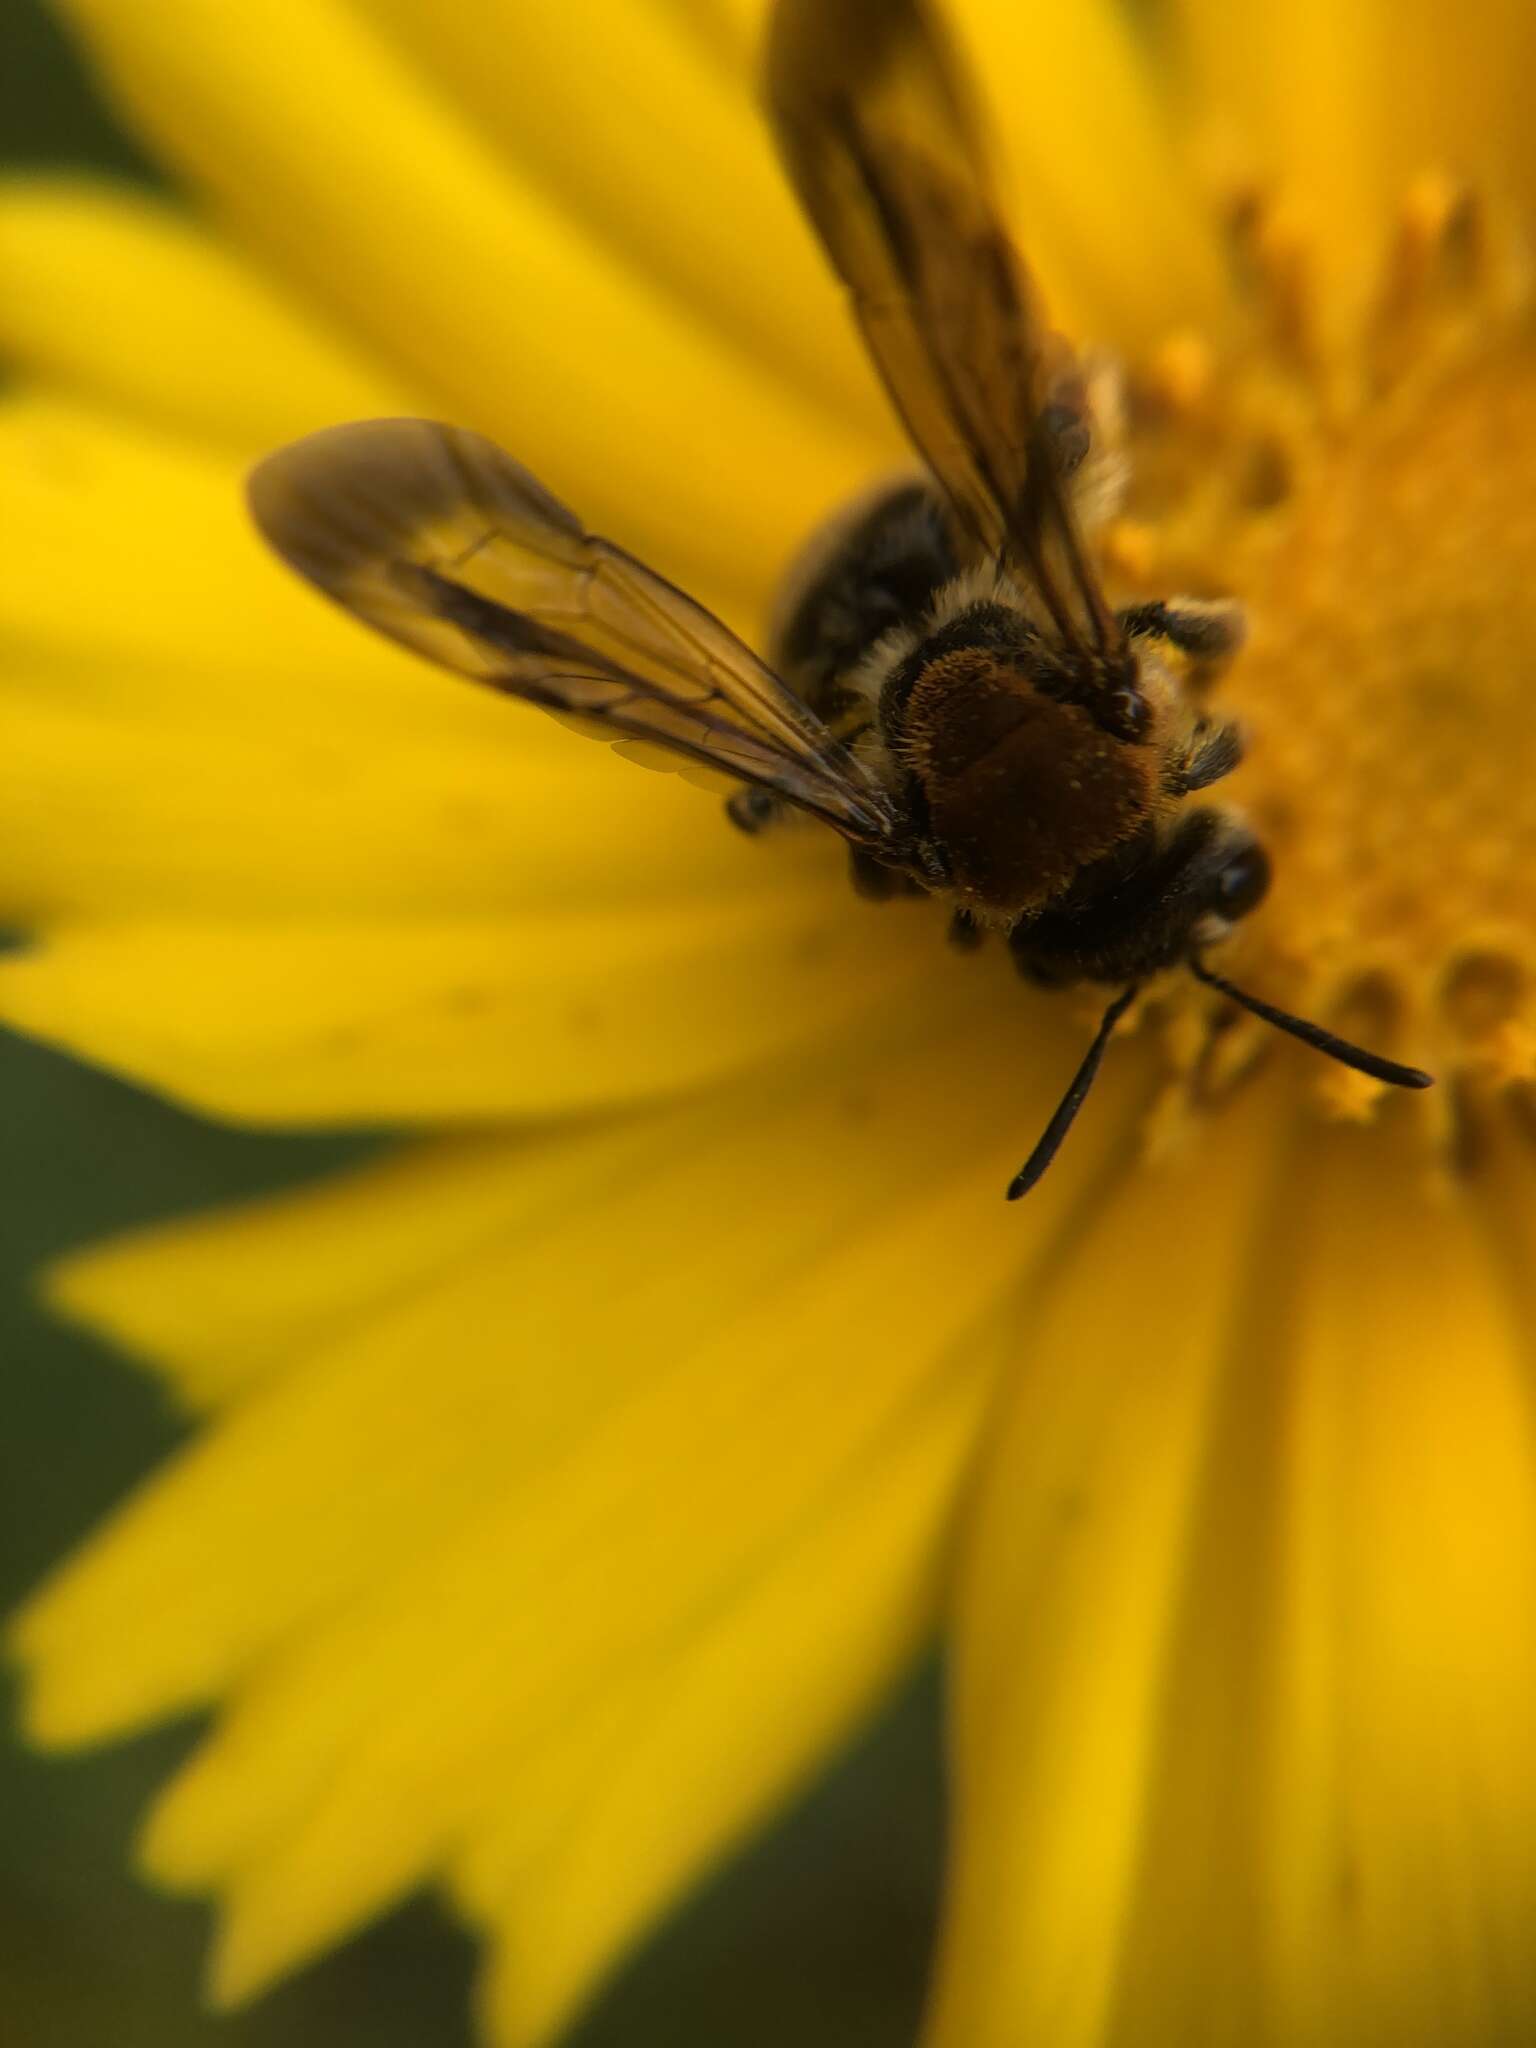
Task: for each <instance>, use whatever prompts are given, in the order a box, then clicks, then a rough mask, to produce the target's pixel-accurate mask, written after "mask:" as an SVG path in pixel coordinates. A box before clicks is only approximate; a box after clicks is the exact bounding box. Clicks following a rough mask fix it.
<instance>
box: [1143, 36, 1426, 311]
mask: <svg viewBox="0 0 1536 2048" xmlns="http://www.w3.org/2000/svg"><path fill="white" fill-rule="evenodd" d="M1177 12H1178V19H1179V23H1180V29H1181V33H1182V36H1183V39H1184V42H1183V56H1184V65H1183V68H1184V72H1185V76H1186V79H1187V84H1188V100H1187V112H1188V115H1189V118H1190V120H1191V123H1192V125H1193V124H1195V123H1198V124H1200V126H1201V127H1203V128H1204V129H1205V130H1206V131H1207V134H1208V135H1212V136H1213V139H1214V140H1215V141H1216V143H1217V144H1218V146H1219V147H1220V149H1221V150H1222V152H1223V153H1224V154H1229V155H1233V156H1235V159H1236V160H1235V161H1234V162H1233V163H1232V165H1231V168H1232V169H1233V170H1234V171H1236V172H1238V173H1239V174H1241V175H1250V174H1252V175H1257V176H1258V177H1259V178H1260V179H1263V180H1265V181H1273V182H1274V183H1275V184H1276V185H1277V186H1278V188H1279V189H1280V190H1281V191H1282V192H1283V193H1284V195H1285V198H1286V201H1287V204H1288V205H1291V206H1293V207H1295V208H1298V209H1299V210H1300V212H1301V214H1302V217H1303V218H1304V220H1305V224H1306V227H1307V230H1308V232H1309V234H1310V235H1311V236H1312V237H1313V238H1315V240H1316V242H1317V244H1318V246H1319V248H1320V249H1322V250H1324V251H1326V252H1327V253H1328V255H1329V256H1330V257H1331V258H1332V259H1333V268H1332V275H1331V276H1330V279H1329V284H1330V286H1331V287H1332V289H1331V290H1330V292H1329V293H1328V295H1327V297H1328V303H1329V304H1332V305H1339V304H1340V298H1339V295H1340V293H1343V294H1344V295H1345V302H1346V303H1347V302H1353V303H1354V304H1355V305H1357V306H1358V304H1359V302H1360V301H1361V299H1362V298H1363V296H1364V294H1365V293H1366V291H1367V290H1368V288H1369V285H1370V282H1371V280H1372V279H1373V278H1374V276H1375V266H1376V262H1377V260H1378V258H1379V255H1380V251H1381V243H1382V237H1383V235H1384V233H1385V232H1386V229H1387V227H1388V224H1389V221H1390V207H1389V201H1390V199H1391V197H1392V196H1394V195H1392V193H1391V192H1390V190H1389V185H1388V178H1389V170H1390V166H1389V162H1388V154H1387V151H1386V148H1385V147H1384V140H1385V137H1386V136H1387V134H1388V133H1390V132H1392V131H1393V129H1394V128H1395V126H1396V113H1397V109H1396V108H1395V107H1394V106H1393V105H1392V103H1391V98H1390V91H1389V89H1388V88H1386V87H1385V85H1384V70H1386V69H1387V68H1389V67H1390V55H1389V52H1390V49H1391V38H1392V35H1393V33H1394V29H1395V27H1396V23H1397V21H1398V18H1399V17H1398V13H1397V11H1396V10H1389V9H1388V8H1387V7H1386V6H1384V5H1379V4H1376V0H1362V4H1360V5H1357V6H1353V7H1335V6H1331V5H1330V4H1329V0H1269V4H1266V5H1265V6H1262V7H1223V6H1222V5H1221V4H1220V0H1179V5H1178V9H1177ZM1200 139H1201V138H1200V136H1199V134H1198V132H1197V135H1196V140H1197V141H1199V140H1200ZM1405 139H1406V138H1405Z"/></svg>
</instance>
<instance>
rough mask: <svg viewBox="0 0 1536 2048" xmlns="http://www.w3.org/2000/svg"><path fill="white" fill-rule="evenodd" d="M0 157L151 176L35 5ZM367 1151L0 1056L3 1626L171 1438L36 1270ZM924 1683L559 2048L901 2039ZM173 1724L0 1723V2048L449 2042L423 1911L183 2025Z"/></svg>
mask: <svg viewBox="0 0 1536 2048" xmlns="http://www.w3.org/2000/svg"><path fill="white" fill-rule="evenodd" d="M514 4H515V0H514ZM0 152H3V155H4V157H5V159H6V168H7V170H8V171H9V172H11V173H15V172H16V171H18V170H21V171H24V170H25V169H27V168H28V167H31V166H60V165H74V166H79V165H82V164H89V165H92V166H95V167H97V168H99V169H101V170H103V171H105V172H108V173H110V174H112V175H115V176H120V177H141V178H152V177H154V175H155V173H154V170H153V167H152V166H151V165H149V164H148V163H147V162H146V160H145V159H144V158H143V157H142V156H141V154H140V153H139V151H138V150H137V149H136V148H135V146H134V144H133V143H132V141H131V140H130V139H129V138H128V137H127V136H126V135H124V134H122V133H121V132H120V131H119V130H118V129H117V128H116V127H115V126H114V124H113V122H112V120H111V118H110V116H109V115H108V113H107V112H106V110H105V109H104V108H103V107H102V106H101V104H100V103H99V102H98V101H97V100H96V98H95V96H94V94H93V91H92V88H91V82H90V79H89V77H88V76H87V74H86V73H85V71H84V70H83V68H82V67H81V66H80V64H79V63H78V62H77V61H76V59H75V58H74V56H73V53H72V51H71V49H70V47H69V45H68V43H67V42H66V40H65V38H64V37H63V35H62V34H61V33H60V32H59V30H58V29H57V28H56V27H55V25H54V23H53V22H52V20H51V19H50V18H49V16H48V14H47V12H46V10H45V9H44V8H43V7H42V6H41V5H40V4H39V0H0ZM369 1142H373V1143H382V1142H384V1140H382V1139H378V1140H373V1141H366V1140H360V1139H358V1138H355V1137H349V1138H335V1139H324V1138H306V1139H302V1140H297V1139H291V1138H284V1139H279V1138H264V1137H253V1136H251V1135H249V1134H236V1133H233V1132H229V1131H224V1130H220V1129H218V1128H215V1127H213V1126H211V1125H208V1124H204V1123H201V1122H198V1121H197V1120H195V1119H193V1118H190V1117H187V1116H184V1115H181V1114H179V1113H177V1112H175V1111H173V1110H171V1109H168V1108H167V1107H165V1106H164V1105H163V1104H160V1103H158V1102H156V1101H154V1100H152V1099H150V1098H148V1097H146V1096H143V1095H141V1094H138V1093H136V1092H135V1091H134V1090H132V1089H129V1088H126V1087H123V1086H122V1085H120V1084H119V1083H117V1082H114V1081H112V1080H109V1079H107V1078H105V1077H103V1076H101V1075H99V1074H95V1073H91V1072H88V1071H85V1070H83V1069H81V1068H79V1067H76V1066H74V1065H73V1064H71V1063H70V1062H68V1061H66V1060H62V1059H59V1058H56V1057H55V1056H53V1055H51V1054H49V1053H47V1052H44V1051H40V1050H39V1049H38V1048H36V1047H34V1046H30V1045H27V1044H24V1043H21V1042H19V1041H17V1040H14V1039H5V1038H3V1037H0V1159H3V1160H4V1162H5V1170H4V1178H3V1182H0V1267H3V1271H0V1291H3V1300H0V1318H3V1328H0V1358H3V1360H4V1372H5V1404H4V1426H3V1428H0V1599H3V1602H4V1605H5V1607H6V1608H9V1607H11V1606H13V1605H14V1604H15V1602H16V1600H17V1599H18V1598H19V1597H20V1596H21V1595H22V1594H23V1593H24V1592H25V1590H26V1589H27V1588H28V1587H29V1586H30V1585H32V1584H34V1583H35V1582H36V1580H37V1579H38V1578H39V1577H40V1576H41V1574H42V1573H43V1572H44V1571H45V1570H46V1569H47V1567H48V1566H49V1564H50V1563H51V1562H52V1561H53V1560H54V1559H56V1558H58V1557H60V1556H61V1555H62V1554H63V1553H64V1552H65V1551H66V1550H67V1549H68V1548H69V1547H70V1546H71V1545H72V1544H73V1543H74V1542H75V1541H76V1540H77V1539H78V1538H79V1537H80V1536H81V1535H82V1534H83V1533H84V1532H85V1531H86V1530H88V1529H89V1528H90V1527H91V1525H92V1524H93V1523H94V1522H95V1521H96V1520H97V1519H98V1518H99V1517H100V1516H101V1514H102V1513H103V1512H104V1511H105V1510H106V1509H108V1508H109V1507H110V1506H111V1505H112V1504H113V1502H115V1501H117V1500H118V1499H120V1498H121V1497H122V1496H123V1494H124V1493H125V1492H126V1491H127V1490H128V1489H129V1488H130V1487H131V1486H132V1485H133V1484H134V1482H135V1480H136V1479H137V1478H138V1477H139V1476H140V1475H141V1474H143V1473H144V1472H146V1471H148V1470H149V1469H151V1468H152V1467H153V1466H154V1464H155V1463H156V1462H157V1460H159V1459H160V1458H161V1457H162V1456H163V1455H164V1454H165V1453H166V1451H167V1450H168V1449H170V1448H171V1447H172V1446H173V1445H174V1444H175V1443H176V1441H177V1438H178V1434H179V1432H180V1424H179V1423H178V1421H177V1419H176V1417H175V1416H174V1415H173V1414H172V1413H171V1412H170V1410H169V1409H168V1408H167V1406H166V1405H165V1404H164V1403H163V1402H162V1401H161V1400H160V1399H159V1397H158V1395H157V1393H156V1391H155V1388H154V1386H153V1385H152V1383H151V1382H150V1381H149V1380H148V1379H147V1378H145V1377H142V1376H141V1375H140V1374H139V1373H138V1372H136V1371H135V1370H134V1369H133V1368H132V1367H131V1366H129V1365H128V1364H127V1363H126V1362H125V1361H123V1360H121V1359H119V1358H116V1357H114V1356H113V1355H112V1354H110V1353H109V1352H108V1351H107V1350H105V1348H104V1347H102V1346H100V1345H97V1344H94V1343H92V1342H89V1341H87V1340H86V1339H84V1338H82V1337H80V1336H77V1335H75V1334H73V1333H71V1332H69V1331H65V1330H62V1329H59V1328H57V1327H56V1326H53V1325H51V1324H50V1323H49V1322H48V1321H47V1319H46V1318H44V1317H43V1316H42V1315H40V1314H39V1313H38V1312H37V1310H36V1309H35V1308H34V1307H33V1306H32V1304H31V1299H30V1291H31V1276H32V1275H33V1274H34V1273H35V1272H36V1271H37V1269H38V1267H39V1266H40V1265H41V1264H42V1263H43V1262H45V1261H46V1260H48V1259H49V1258H51V1257H53V1256H54V1255H56V1254H57V1253H59V1252H60V1251H62V1250H64V1249H65V1248H66V1247H68V1246H71V1245H75V1244H80V1243H83V1242H86V1241H88V1240H90V1239H92V1238H95V1237H99V1236H101V1235H103V1234H105V1233H107V1232H110V1231H113V1230H116V1229H120V1228H122V1227H123V1226H125V1225H128V1224H131V1223H135V1222H139V1221H142V1220H147V1219H149V1218H153V1217H160V1216H169V1215H173V1214H175V1213H177V1212H179V1211H185V1210H190V1209H197V1208H201V1207H203V1206H205V1205H207V1204H211V1203H216V1202H220V1201H226V1200H230V1199H234V1198H238V1197H240V1196H244V1195H249V1194H252V1193H255V1192H257V1191H260V1190H264V1189H268V1188H273V1187H278V1186H281V1185H283V1184H285V1183H291V1182H294V1181H297V1180H300V1179H302V1178H304V1177H306V1176H310V1175H313V1174H317V1173H322V1172H325V1171H326V1170H327V1169H329V1168H331V1167H333V1166H335V1165H336V1164H338V1163H340V1162H341V1161H343V1160H346V1159H349V1158H354V1157H356V1156H357V1155H358V1154H359V1152H360V1151H361V1150H363V1149H364V1148H365V1146H366V1144H367V1143H369ZM937 1691H938V1688H937V1684H936V1681H935V1678H934V1675H933V1673H932V1672H931V1671H930V1672H927V1673H925V1674H924V1675H923V1676H922V1677H921V1678H920V1679H919V1680H918V1682H917V1683H916V1684H914V1685H913V1686H912V1688H911V1689H910V1690H909V1692H908V1693H907V1694H906V1696H905V1697H904V1698H903V1699H901V1700H900V1701H898V1702H897V1703H896V1704H895V1706H894V1707H893V1708H892V1710H891V1711H890V1712H889V1713H888V1714H887V1715H886V1716H885V1717H884V1719H883V1720H882V1721H881V1723H880V1724H879V1726H878V1727H876V1728H874V1729H873V1730H871V1731H870V1733H869V1734H868V1736H867V1737H866V1739H865V1740H864V1741H863V1742H861V1743H860V1745H859V1746H858V1748H857V1750H856V1751H855V1752H854V1753H853V1754H852V1755H850V1756H849V1757H848V1758H847V1759H846V1760H845V1761H844V1762H843V1763H842V1764H841V1765H840V1766H839V1767H838V1768H837V1769H836V1770H835V1771H834V1772H833V1773H832V1774H831V1776H830V1777H829V1778H828V1779H827V1780H826V1781H825V1782H823V1783H822V1784H821V1785H819V1786H818V1787H817V1788H816V1789H815V1790H814V1791H813V1792H812V1793H811V1794H810V1795H809V1796H808V1797H807V1798H806V1799H804V1800H803V1801H802V1802H801V1803H800V1804H799V1806H798V1807H797V1808H796V1810H795V1811H794V1812H792V1813H791V1814H790V1815H789V1816H788V1817H787V1818H786V1819H785V1821H784V1822H783V1824H782V1825H781V1826H780V1827H779V1828H778V1829H777V1830H776V1831H775V1832H774V1833H773V1835H772V1836H771V1837H769V1838H768V1839H766V1840H763V1841H761V1842H759V1843H757V1844H755V1845H754V1846H753V1847H752V1848H751V1849H750V1850H749V1851H748V1852H747V1853H746V1854H744V1855H743V1856H741V1857H740V1858H738V1859H737V1861H736V1862H735V1863H734V1864H733V1865H732V1866H731V1867H730V1868H728V1869H727V1870H725V1871H724V1872H723V1873H722V1874H721V1875H720V1876H719V1878H718V1879H717V1880H716V1881H715V1882H714V1883H713V1885H711V1886H710V1887H709V1888H708V1889H707V1890H706V1891H705V1892H704V1893H703V1894H702V1895H701V1896H699V1897H697V1898H695V1899H694V1900H693V1901H691V1902H690V1903H689V1904H688V1905H687V1906H686V1907H685V1908H684V1909H683V1910H682V1911H681V1912H680V1913H679V1914H678V1916H677V1917H676V1918H675V1920H674V1921H673V1923H672V1924H671V1925H670V1926H668V1927H667V1928H665V1929H663V1930H662V1931H661V1932H660V1933H659V1934H658V1935H657V1936H656V1937H655V1939H654V1940H653V1941H652V1942H651V1944H650V1945H649V1946H648V1948H647V1949H646V1950H645V1951H644V1952H643V1953H642V1954H641V1955H640V1956H638V1957H637V1958H636V1959H635V1960H634V1961H633V1962H632V1963H631V1964H630V1965H629V1966H628V1968H627V1969H626V1970H625V1971H624V1972H623V1973H622V1975H621V1977H620V1978H619V1979H618V1981H617V1982H615V1984H614V1985H613V1986H612V1987H611V1988H610V1989H609V1991H608V1992H607V1994H606V1995H605V1996H604V1997H603V1999H602V2000H601V2002H600V2004H599V2006H598V2007H597V2008H596V2009H595V2010H594V2012H593V2013H592V2014H591V2015H590V2016H589V2018H588V2019H587V2021H586V2022H585V2023H584V2024H583V2025H582V2026H581V2028H580V2029H579V2030H578V2032H577V2034H576V2035H575V2036H573V2037H572V2048H620V2044H624V2048H653V2044H654V2048H660V2044H666V2048H706V2044H708V2048H719V2044H721V2043H726V2042H729V2043H731V2044H734V2048H769V2044H774V2048H782V2044H786V2043H790V2042H794V2043H796V2044H806V2048H817V2044H821V2043H832V2042H837V2043H839V2044H842V2048H905V2044H907V2043H909V2042H910V2040H911V2038H912V2035H913V2031H914V2028H915V2026H916V2022H917V2015H918V2011H919V2005H920V1998H921V1987H922V1980H923V1974H924V1969H925V1964H926V1958H927V1954H928V1949H929V1944H930V1941H931V1935H932V1924H933V1913H934V1899H935V1893H936V1887H937V1879H938V1869H939V1860H940V1839H941V1816H940V1804H939V1775H938V1705H937ZM8 1705H9V1702H7V1707H8ZM6 1726H7V1731H8V1730H9V1727H10V1723H9V1719H7V1724H6ZM192 1733H193V1731H192V1730H191V1729H190V1728H189V1729H185V1730H182V1731H179V1732H178V1733H175V1734H172V1735H157V1736H155V1737H152V1738H150V1739H147V1740H145V1741H142V1742H139V1743H136V1744H134V1745H131V1746H129V1747H127V1748H126V1749H123V1748H119V1749H116V1750H114V1751H112V1752H110V1753H107V1754H103V1755H93V1756H88V1757H84V1758H80V1757H70V1758H63V1759H57V1758H50V1759H39V1758H37V1757H34V1756H30V1755H28V1754H27V1753H26V1752H25V1751H23V1750H22V1749H21V1748H20V1747H19V1745H18V1744H17V1743H16V1742H15V1740H14V1738H13V1737H12V1736H11V1735H10V1734H9V1732H7V1733H6V1734H5V1735H4V1736H3V1737H0V2040H3V2041H4V2042H5V2043H6V2044H7V2048H87V2044H89V2048H151V2044H154V2048H214V2044H219V2048H278V2044H282V2048H310V2044H314V2048H321V2044H324V2048H351V2044H354V2043H357V2044H361V2043H364V2042H367V2043H369V2044H370V2048H394V2044H397V2043H398V2044H401V2048H403V2044H406V2043H410V2044H412V2048H419V2044H421V2043H423V2042H428V2041H430V2042H431V2043H433V2044H434V2048H455V2044H459V2043H467V2042H468V2040H469V2038H470V2036H469V1987H470V1982H471V1978H472V1973H473V1968H474V1949H473V1945H472V1943H471V1942H470V1941H469V1940H468V1938H467V1937H466V1936H465V1935H464V1934H463V1933H462V1932H461V1931H460V1930H459V1929H458V1928H457V1927H456V1926H455V1925H454V1924H453V1923H452V1922H451V1921H450V1920H449V1919H448V1918H447V1916H446V1915H444V1914H443V1913H441V1912H440V1911H439V1910H438V1909H437V1908H436V1906H435V1905H434V1904H433V1903H432V1902H430V1901H423V1902H420V1903H418V1904H416V1905H413V1906H411V1907H408V1908H407V1909H406V1910H404V1911H403V1912H400V1913H397V1914H396V1915H394V1916H393V1917H392V1918H391V1919H390V1920H389V1921H387V1922H386V1923H384V1924H383V1925H381V1926H379V1927H377V1928H375V1929H373V1930H371V1931H370V1932H369V1933H368V1934H366V1935H364V1936H363V1937H362V1938H360V1939H359V1940H357V1941H355V1942H353V1943H352V1944H351V1945H350V1946H349V1947H348V1948H347V1949H345V1950H344V1951H342V1952H340V1953H339V1954H337V1955H335V1956H333V1957H331V1958H330V1959H328V1960H327V1961H325V1962H324V1963H321V1964H319V1965H317V1966H316V1967H314V1968H312V1969H311V1970H309V1971H307V1972H306V1973H304V1974H303V1975H302V1976H301V1977H299V1978H298V1979H296V1980H295V1981H293V1982H292V1983H290V1984H288V1985H285V1986H284V1987H283V1988H282V1989H281V1990H279V1991H277V1992H274V1993H272V1994H271V1995H269V1996H268V1997H267V1998H265V1999H264V2000H262V2001H260V2002H259V2003H258V2004H257V2005H256V2006H255V2007H254V2008H253V2009H251V2010H250V2011H248V2012H245V2013H241V2014H239V2015H237V2016H234V2017H232V2018H215V2017H212V2016H210V2015H208V2014H206V2013H204V2012H203V2011H202V2010H201V2009H200V2005H199V1991H198V1986H199V1978H200V1971H201V1958H202V1954H203V1950H204V1946H205V1939H206V1916H205V1914H204V1912H203V1910H202V1909H201V1908H199V1907H197V1906H193V1905H188V1904H186V1903H185V1902H181V1901H173V1900H168V1899H165V1898H162V1897H160V1896H158V1895H156V1894H154V1893H151V1892H150V1891H148V1890H146V1889H144V1888H142V1887H141V1886H139V1885H138V1884H137V1883H136V1882H135V1881H134V1880H133V1878H132V1877H131V1876H130V1875H129V1860H130V1855H131V1843H132V1838H133V1833H134V1827H135V1823H136V1818H137V1816H138V1815H139V1814H140V1813H141V1812H142V1810H143V1808H144V1806H145V1804H146V1802H147V1800H148V1798H149V1796H150V1794H151V1792H152V1790H153V1788H154V1787H155V1785H156V1784H157V1783H158V1782H159V1781H160V1780H161V1779H162V1778H163V1776H164V1775H165V1773H166V1771H167V1769H168V1768H169V1767H170V1765H171V1764H172V1762H173V1761H174V1759H175V1758H176V1756H177V1755H178V1754H179V1753H180V1752H181V1751H182V1750H184V1749H185V1748H186V1747H187V1745H188V1743H189V1742H190V1740H191V1737H192Z"/></svg>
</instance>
